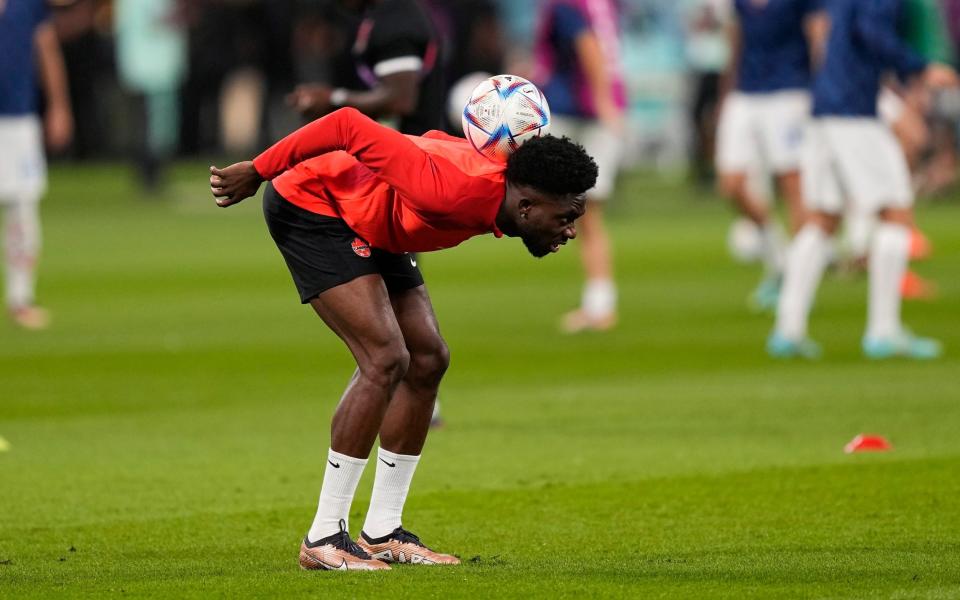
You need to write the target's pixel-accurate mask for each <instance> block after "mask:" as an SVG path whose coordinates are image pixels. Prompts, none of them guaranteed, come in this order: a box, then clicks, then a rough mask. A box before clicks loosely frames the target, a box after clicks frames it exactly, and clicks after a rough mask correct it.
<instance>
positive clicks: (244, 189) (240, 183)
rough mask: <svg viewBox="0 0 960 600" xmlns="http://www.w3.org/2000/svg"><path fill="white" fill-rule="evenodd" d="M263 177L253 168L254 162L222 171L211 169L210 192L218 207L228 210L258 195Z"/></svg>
mask: <svg viewBox="0 0 960 600" xmlns="http://www.w3.org/2000/svg"><path fill="white" fill-rule="evenodd" d="M261 183H263V177H261V176H260V173H258V172H257V170H256V169H255V168H254V167H253V161H252V160H245V161H243V162H238V163H236V164H232V165H230V166H229V167H224V168H222V169H220V168H217V167H210V191H211V192H213V196H214V198H216V200H217V206H220V207H222V208H226V207H227V206H232V205H234V204H237V203H238V202H241V201H242V200H244V199H245V198H249V197H250V196H253V195H254V194H256V193H257V190H259V189H260V184H261Z"/></svg>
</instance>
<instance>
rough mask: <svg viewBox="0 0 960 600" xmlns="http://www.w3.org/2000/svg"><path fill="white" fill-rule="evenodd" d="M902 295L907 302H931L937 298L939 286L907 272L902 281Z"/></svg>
mask: <svg viewBox="0 0 960 600" xmlns="http://www.w3.org/2000/svg"><path fill="white" fill-rule="evenodd" d="M900 295H901V296H903V298H904V299H905V300H930V299H933V298H936V297H937V285H936V284H935V283H933V282H932V281H927V280H926V279H924V278H923V277H920V276H919V275H917V274H916V273H914V272H913V271H907V272H906V273H904V275H903V279H901V280H900Z"/></svg>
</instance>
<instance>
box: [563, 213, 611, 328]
mask: <svg viewBox="0 0 960 600" xmlns="http://www.w3.org/2000/svg"><path fill="white" fill-rule="evenodd" d="M603 218H604V217H603V202H602V201H597V200H591V199H589V198H588V199H587V210H586V212H585V213H584V215H583V217H581V218H580V220H579V221H578V222H577V232H578V234H579V235H578V242H579V243H580V260H581V262H582V264H583V272H584V275H586V282H585V284H584V287H583V297H582V298H581V299H580V309H579V310H577V311H573V312H572V313H569V314H567V315H566V316H565V317H564V323H563V329H564V330H565V331H568V332H571V333H572V332H577V331H580V330H583V329H598V330H603V329H609V328H610V327H612V326H613V325H614V324H615V323H616V318H617V317H616V313H617V288H616V285H615V284H614V282H613V257H612V255H613V252H612V250H611V246H610V236H609V234H608V233H607V227H606V225H605V224H604V221H603Z"/></svg>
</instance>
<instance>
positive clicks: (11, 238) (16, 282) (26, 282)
mask: <svg viewBox="0 0 960 600" xmlns="http://www.w3.org/2000/svg"><path fill="white" fill-rule="evenodd" d="M4 212H5V215H4V236H3V237H4V246H5V249H4V250H5V251H4V256H5V265H4V266H5V273H6V293H7V306H8V307H10V308H20V307H24V306H31V305H33V303H34V293H35V290H36V266H37V254H38V253H39V251H40V205H39V203H38V202H33V201H31V202H24V201H16V202H14V203H12V204H10V205H8V206H7V207H6V210H5V211H4Z"/></svg>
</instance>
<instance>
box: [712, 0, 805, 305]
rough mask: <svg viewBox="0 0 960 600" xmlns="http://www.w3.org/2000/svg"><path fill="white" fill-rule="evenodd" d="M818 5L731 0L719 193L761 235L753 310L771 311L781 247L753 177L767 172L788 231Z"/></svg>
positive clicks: (796, 200) (795, 216) (796, 0)
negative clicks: (760, 275)
mask: <svg viewBox="0 0 960 600" xmlns="http://www.w3.org/2000/svg"><path fill="white" fill-rule="evenodd" d="M821 4H822V0H736V1H735V2H734V6H735V9H736V10H735V12H736V17H735V19H733V21H732V22H731V24H730V46H731V48H732V54H733V59H732V60H731V61H730V63H729V67H728V71H727V73H726V74H725V76H724V81H723V84H722V88H723V90H724V91H726V94H725V96H724V98H723V100H722V108H721V111H720V120H719V125H718V131H717V155H716V162H717V172H718V176H719V187H720V191H721V193H722V194H724V195H725V196H727V197H729V198H730V199H731V200H733V202H734V204H735V205H736V207H737V208H738V209H739V210H740V211H741V212H742V213H743V214H744V215H745V216H746V217H748V218H749V219H750V220H751V221H753V223H755V224H756V226H757V228H758V229H759V232H760V240H761V251H762V256H763V262H764V266H765V271H766V273H765V275H764V278H763V280H762V281H761V282H760V285H759V286H758V287H757V289H756V290H755V291H754V292H753V294H751V304H752V305H753V306H754V307H755V308H757V309H759V310H766V309H773V308H774V307H775V306H776V302H777V295H778V293H779V290H780V281H781V274H782V270H783V253H784V242H783V239H782V233H781V230H780V227H779V225H778V224H777V221H776V219H775V218H774V217H773V215H772V209H771V208H770V207H769V206H768V204H767V203H766V202H765V201H764V199H763V198H762V197H761V196H760V195H759V194H758V193H757V192H756V191H755V190H756V187H755V186H751V184H750V183H751V182H750V176H751V173H753V172H756V171H758V170H759V171H760V172H762V173H767V172H772V173H774V174H775V175H776V181H777V187H778V188H779V191H780V192H781V193H782V194H783V196H784V198H785V199H786V203H787V210H788V213H789V221H790V230H791V231H792V232H795V231H797V230H798V229H799V228H800V226H801V224H802V222H803V215H804V209H803V197H802V194H801V190H800V154H801V147H802V144H803V130H804V128H805V127H806V123H807V120H808V118H809V114H810V94H809V86H810V72H811V63H812V61H813V53H812V52H811V49H813V48H817V47H818V46H819V45H820V44H821V43H822V42H821V38H822V37H823V31H824V28H823V23H824V21H823V17H822V11H821Z"/></svg>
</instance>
